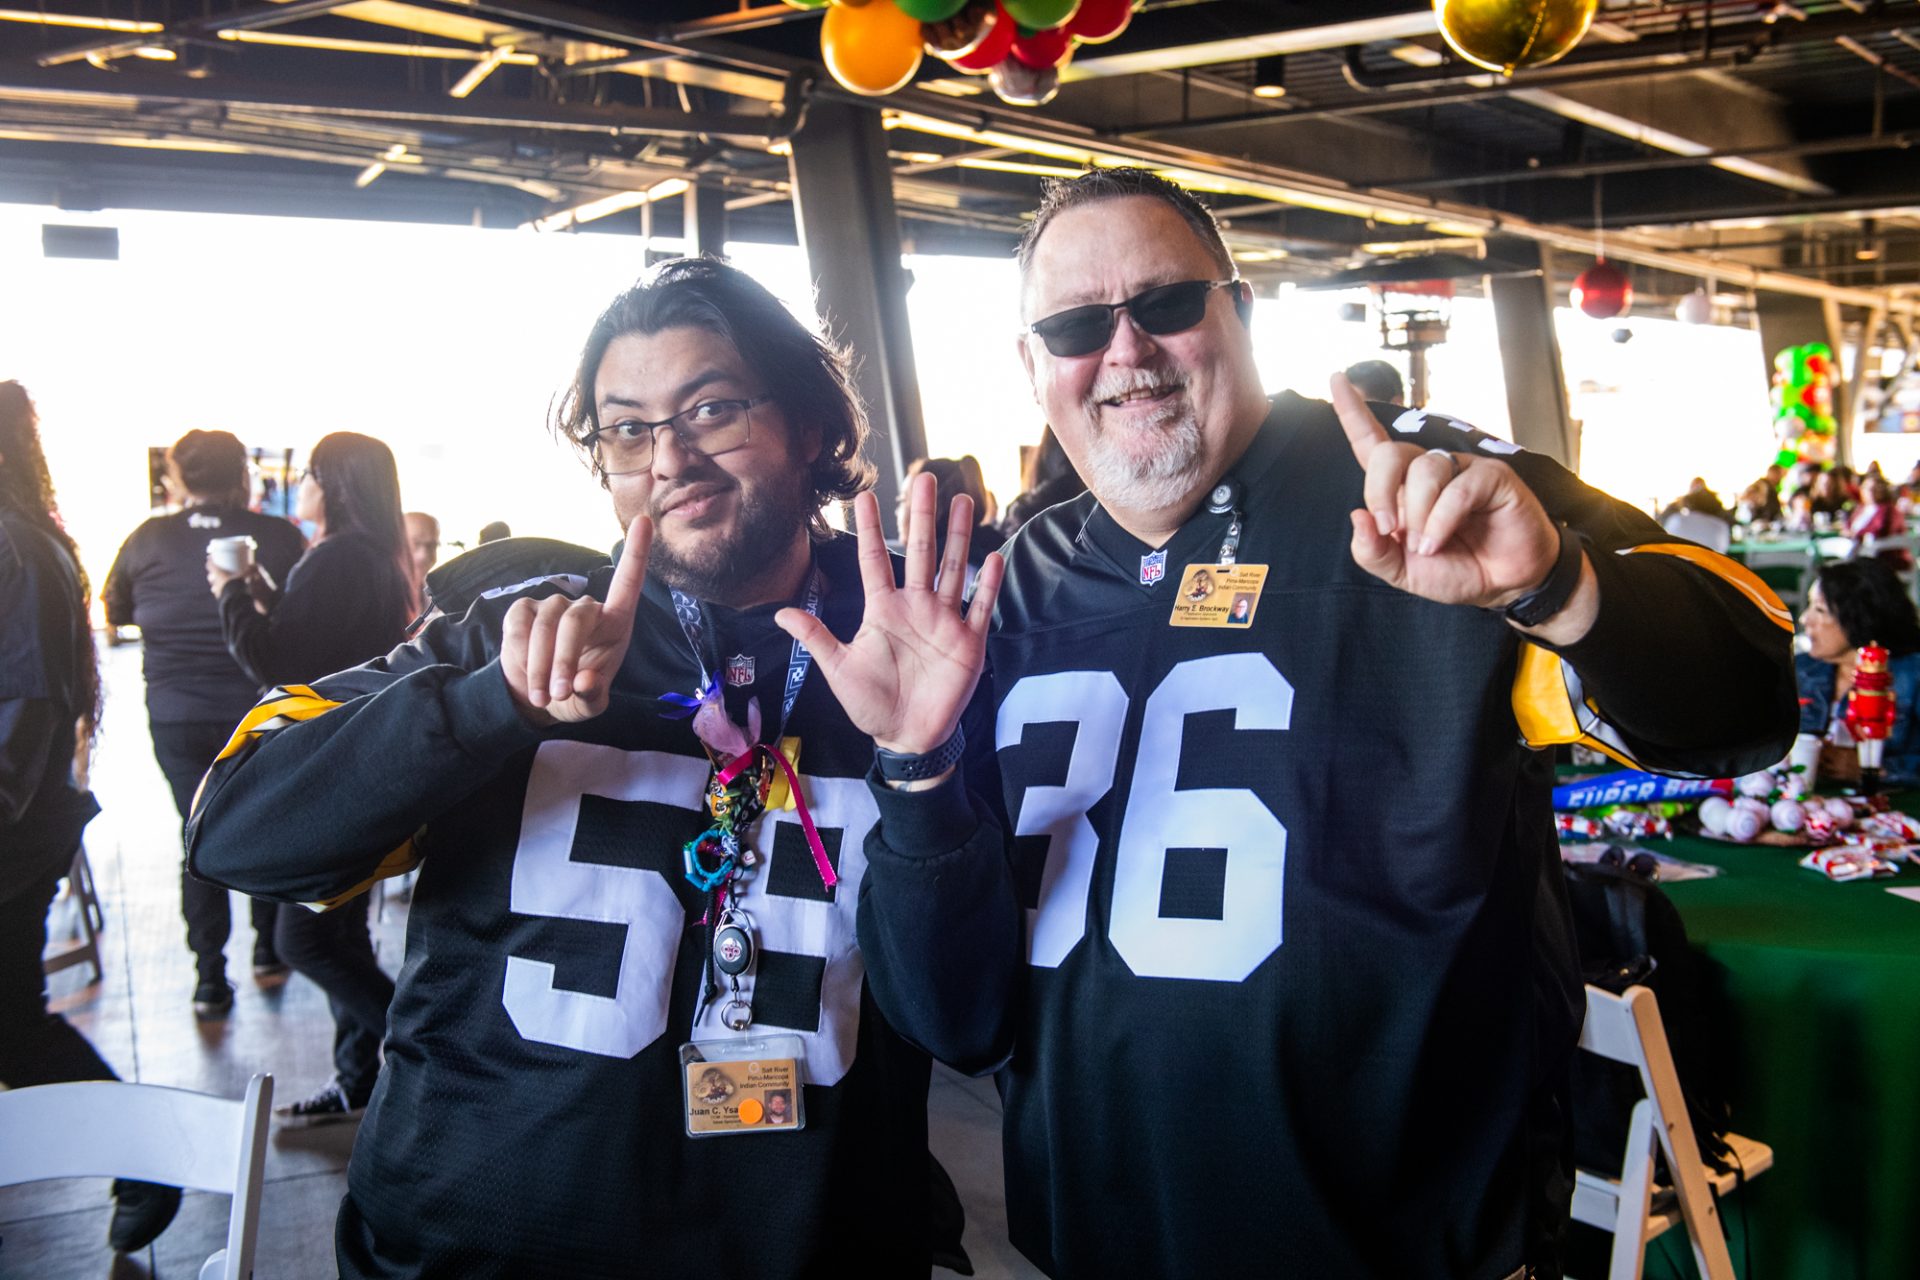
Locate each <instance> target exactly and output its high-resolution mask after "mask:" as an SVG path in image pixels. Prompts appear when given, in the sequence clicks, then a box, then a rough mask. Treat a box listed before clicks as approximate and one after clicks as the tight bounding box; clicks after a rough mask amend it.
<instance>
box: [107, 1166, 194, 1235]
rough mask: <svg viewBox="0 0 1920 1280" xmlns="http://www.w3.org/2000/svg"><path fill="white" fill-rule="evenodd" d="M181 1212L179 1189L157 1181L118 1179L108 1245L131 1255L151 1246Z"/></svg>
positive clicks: (108, 1225)
mask: <svg viewBox="0 0 1920 1280" xmlns="http://www.w3.org/2000/svg"><path fill="white" fill-rule="evenodd" d="M179 1211H180V1188H178V1187H163V1186H161V1185H160V1184H159V1183H157V1182H135V1181H133V1180H132V1179H130V1178H117V1179H115V1180H114V1184H113V1221H112V1222H110V1223H108V1224H107V1244H108V1245H110V1246H112V1248H113V1251H114V1252H115V1253H132V1252H134V1251H135V1250H137V1249H144V1248H146V1247H147V1246H148V1245H150V1244H152V1243H153V1242H154V1240H155V1239H156V1238H158V1236H159V1235H160V1233H161V1232H162V1231H165V1230H166V1229H167V1224H168V1223H170V1222H172V1221H173V1215H174V1214H176V1213H178V1212H179Z"/></svg>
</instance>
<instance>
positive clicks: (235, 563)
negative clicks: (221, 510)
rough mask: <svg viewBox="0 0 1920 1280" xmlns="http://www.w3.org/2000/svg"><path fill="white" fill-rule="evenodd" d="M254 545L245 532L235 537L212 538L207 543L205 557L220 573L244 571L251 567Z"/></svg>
mask: <svg viewBox="0 0 1920 1280" xmlns="http://www.w3.org/2000/svg"><path fill="white" fill-rule="evenodd" d="M256 545H257V544H256V543H255V542H254V540H253V539H252V538H250V537H248V536H247V535H246V534H241V535H240V536H239V537H237V538H214V539H212V540H211V541H209V542H208V543H207V558H208V559H210V560H212V561H213V564H214V567H215V568H216V569H218V570H220V572H222V573H245V572H246V571H247V570H249V569H251V568H252V567H253V551H254V547H255V546H256Z"/></svg>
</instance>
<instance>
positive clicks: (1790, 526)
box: [1781, 489, 1813, 533]
mask: <svg viewBox="0 0 1920 1280" xmlns="http://www.w3.org/2000/svg"><path fill="white" fill-rule="evenodd" d="M1781 527H1782V528H1784V529H1785V530H1786V531H1787V532H1788V533H1812V532H1813V494H1812V493H1810V492H1808V491H1807V490H1805V489H1800V490H1796V491H1795V492H1794V494H1793V496H1792V497H1790V498H1788V499H1787V511H1786V515H1785V517H1784V518H1783V519H1782V521H1781Z"/></svg>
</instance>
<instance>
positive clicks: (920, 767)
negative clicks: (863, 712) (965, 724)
mask: <svg viewBox="0 0 1920 1280" xmlns="http://www.w3.org/2000/svg"><path fill="white" fill-rule="evenodd" d="M966 750H967V735H966V734H965V733H964V732H962V731H961V729H960V726H959V725H955V726H954V727H953V735H952V736H951V737H949V738H948V739H947V740H946V741H945V742H943V743H941V744H940V745H939V746H937V747H935V748H934V749H933V750H931V751H922V752H921V753H919V754H918V755H908V754H906V753H905V752H900V751H889V750H887V749H886V748H885V747H875V748H874V749H873V759H874V763H875V764H876V765H878V766H879V769H880V776H881V778H883V779H884V780H886V781H887V782H923V781H925V780H926V779H928V778H937V777H939V776H940V775H941V774H943V773H945V772H946V771H947V770H949V769H951V768H953V766H955V765H956V764H959V763H960V757H961V756H962V755H964V754H965V753H966Z"/></svg>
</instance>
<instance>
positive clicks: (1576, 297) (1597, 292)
mask: <svg viewBox="0 0 1920 1280" xmlns="http://www.w3.org/2000/svg"><path fill="white" fill-rule="evenodd" d="M1573 305H1574V306H1576V307H1578V308H1580V309H1581V310H1582V311H1584V312H1586V313H1587V314H1588V315H1590V316H1592V317H1593V318H1594V319H1595V320H1611V319H1613V318H1614V317H1615V316H1619V315H1625V314H1626V312H1627V308H1628V307H1631V306H1632V305H1633V283H1632V281H1630V280H1628V279H1627V273H1626V272H1624V271H1622V270H1621V269H1620V268H1618V267H1616V266H1614V265H1613V264H1612V263H1611V262H1608V261H1607V260H1606V259H1605V258H1602V259H1600V260H1599V261H1598V262H1596V263H1594V264H1593V265H1592V266H1590V267H1588V268H1587V269H1586V270H1585V271H1582V272H1581V273H1580V274H1579V275H1578V276H1576V277H1575V278H1574V281H1573Z"/></svg>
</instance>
